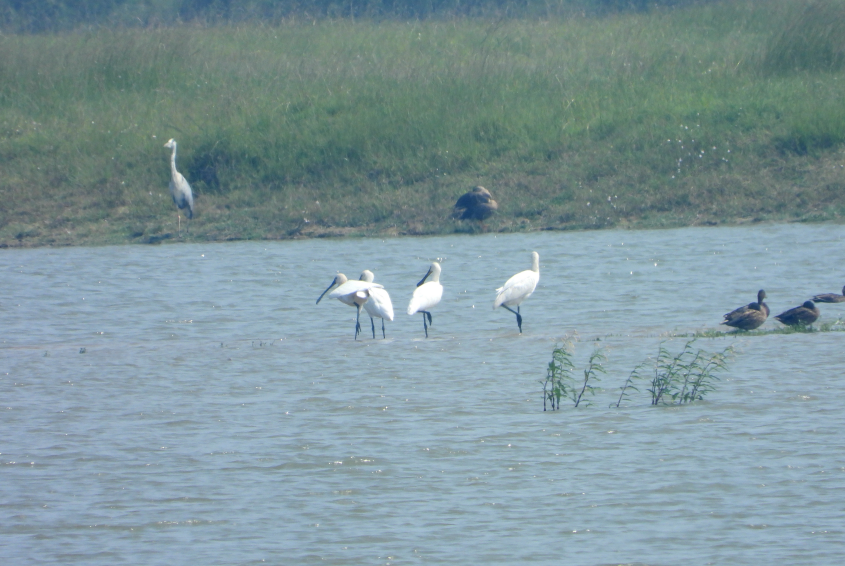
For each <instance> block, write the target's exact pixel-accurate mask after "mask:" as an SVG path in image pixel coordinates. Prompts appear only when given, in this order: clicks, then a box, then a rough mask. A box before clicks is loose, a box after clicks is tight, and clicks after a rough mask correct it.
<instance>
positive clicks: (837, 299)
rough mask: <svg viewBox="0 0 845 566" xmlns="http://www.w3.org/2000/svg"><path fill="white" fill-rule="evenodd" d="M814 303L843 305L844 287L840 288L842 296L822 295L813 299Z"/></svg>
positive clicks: (844, 301)
mask: <svg viewBox="0 0 845 566" xmlns="http://www.w3.org/2000/svg"><path fill="white" fill-rule="evenodd" d="M813 302H814V303H845V287H842V294H841V295H837V294H836V293H822V294H821V295H816V296H815V297H813Z"/></svg>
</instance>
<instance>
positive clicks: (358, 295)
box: [317, 273, 383, 340]
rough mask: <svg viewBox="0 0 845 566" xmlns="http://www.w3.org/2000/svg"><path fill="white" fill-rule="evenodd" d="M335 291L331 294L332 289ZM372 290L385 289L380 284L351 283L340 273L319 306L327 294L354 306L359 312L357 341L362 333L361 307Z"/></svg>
mask: <svg viewBox="0 0 845 566" xmlns="http://www.w3.org/2000/svg"><path fill="white" fill-rule="evenodd" d="M333 288H334V291H332V292H331V293H329V291H330V290H331V289H333ZM372 289H383V287H382V286H381V285H379V284H378V283H370V282H369V281H349V280H347V279H346V275H344V274H343V273H338V274H337V275H336V276H335V278H334V279H333V280H332V283H331V285H329V286H328V288H327V289H326V290H325V291H323V294H322V295H320V297H319V298H318V299H317V304H319V303H320V300H321V299H322V298H323V296H324V295H325V294H326V293H329V298H330V299H337V300H338V301H340V302H341V303H343V304H346V305H350V306H354V307H355V308H356V309H357V310H358V314H357V315H356V317H355V339H356V340H357V339H358V333H359V332H361V322H360V319H361V307H362V306H363V305H364V304H365V303H366V302H367V300H368V299H369V298H370V291H371V290H372Z"/></svg>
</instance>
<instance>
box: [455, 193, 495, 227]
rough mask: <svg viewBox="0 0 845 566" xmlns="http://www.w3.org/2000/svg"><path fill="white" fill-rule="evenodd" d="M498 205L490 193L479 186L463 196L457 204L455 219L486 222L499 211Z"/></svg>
mask: <svg viewBox="0 0 845 566" xmlns="http://www.w3.org/2000/svg"><path fill="white" fill-rule="evenodd" d="M498 208H499V205H498V203H497V202H496V201H495V200H493V195H491V194H490V191H488V190H487V189H485V188H484V187H482V186H480V185H479V186H477V187H475V188H474V189H472V190H471V191H469V192H467V193H464V194H463V195H461V198H459V199H458V202H456V203H455V211H454V213H453V214H452V216H453V217H454V218H459V219H461V220H485V219H487V218H489V217H490V216H492V214H493V213H494V212H496V210H498Z"/></svg>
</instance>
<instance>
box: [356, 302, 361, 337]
mask: <svg viewBox="0 0 845 566" xmlns="http://www.w3.org/2000/svg"><path fill="white" fill-rule="evenodd" d="M357 306H358V314H357V315H356V316H355V339H356V340H357V339H358V333H359V332H361V305H357Z"/></svg>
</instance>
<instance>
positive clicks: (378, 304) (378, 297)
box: [361, 269, 393, 322]
mask: <svg viewBox="0 0 845 566" xmlns="http://www.w3.org/2000/svg"><path fill="white" fill-rule="evenodd" d="M373 279H375V276H374V275H373V272H372V271H370V270H369V269H365V270H364V272H363V273H361V281H366V282H368V283H372V282H373ZM369 293H370V298H369V300H368V301H367V302H366V303H364V310H365V311H367V314H368V315H370V318H381V319H383V320H389V321H391V322H392V321H393V303H392V302H391V300H390V295H388V294H387V291H385V290H384V288H379V287H371V288H370V290H369Z"/></svg>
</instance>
